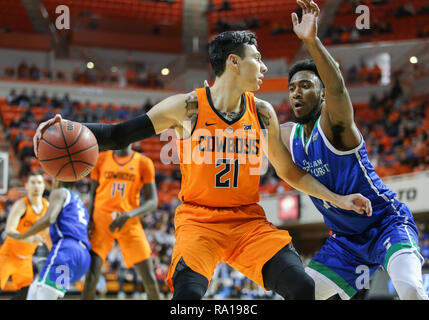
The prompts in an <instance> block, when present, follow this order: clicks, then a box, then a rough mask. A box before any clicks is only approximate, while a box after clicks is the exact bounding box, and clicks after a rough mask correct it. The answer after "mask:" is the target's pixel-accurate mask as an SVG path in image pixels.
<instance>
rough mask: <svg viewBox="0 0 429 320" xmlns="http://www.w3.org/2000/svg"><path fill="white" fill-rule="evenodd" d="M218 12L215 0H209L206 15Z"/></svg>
mask: <svg viewBox="0 0 429 320" xmlns="http://www.w3.org/2000/svg"><path fill="white" fill-rule="evenodd" d="M213 11H216V4H215V3H214V2H213V0H209V1H208V3H207V9H206V13H208V12H213Z"/></svg>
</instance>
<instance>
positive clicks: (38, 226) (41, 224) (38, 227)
mask: <svg viewBox="0 0 429 320" xmlns="http://www.w3.org/2000/svg"><path fill="white" fill-rule="evenodd" d="M45 217H46V216H44V217H43V218H42V219H40V220H38V221H37V222H36V223H35V224H33V225H32V226H31V228H30V229H28V230H27V232H25V233H23V234H22V237H23V238H28V237H31V236H34V235H35V234H38V233H39V232H40V231H42V230H45V229H46V228H48V227H49V226H50V225H51V223H50V221H49V219H46V218H45Z"/></svg>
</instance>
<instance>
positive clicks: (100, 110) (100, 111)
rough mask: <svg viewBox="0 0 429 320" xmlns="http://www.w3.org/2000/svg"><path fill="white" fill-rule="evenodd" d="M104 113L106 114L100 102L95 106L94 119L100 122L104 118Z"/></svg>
mask: <svg viewBox="0 0 429 320" xmlns="http://www.w3.org/2000/svg"><path fill="white" fill-rule="evenodd" d="M103 115H104V109H103V106H102V105H101V103H99V104H97V107H96V108H95V110H94V112H93V114H92V121H94V122H100V121H101V120H102V119H103Z"/></svg>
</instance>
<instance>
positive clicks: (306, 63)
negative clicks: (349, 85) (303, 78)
mask: <svg viewBox="0 0 429 320" xmlns="http://www.w3.org/2000/svg"><path fill="white" fill-rule="evenodd" d="M303 70H308V71H312V72H314V74H315V75H316V76H317V77H318V78H319V80H320V84H321V88H324V87H325V85H324V83H323V81H322V78H320V75H319V71H317V67H316V63H315V62H314V60H313V59H305V60H300V61H297V62H295V63H294V64H293V65H292V66H291V67H290V69H289V76H288V82H290V79H292V77H293V75H294V74H295V73H297V72H299V71H303Z"/></svg>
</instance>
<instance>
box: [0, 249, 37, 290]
mask: <svg viewBox="0 0 429 320" xmlns="http://www.w3.org/2000/svg"><path fill="white" fill-rule="evenodd" d="M2 251H4V250H2ZM9 277H12V283H13V284H14V286H15V287H16V288H17V289H18V290H19V289H21V288H23V287H27V286H29V285H30V284H31V282H32V281H33V262H32V256H29V257H18V256H17V255H15V254H14V253H12V252H10V253H8V252H1V253H0V289H1V290H3V289H4V287H5V285H6V282H7V280H8V279H9Z"/></svg>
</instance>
